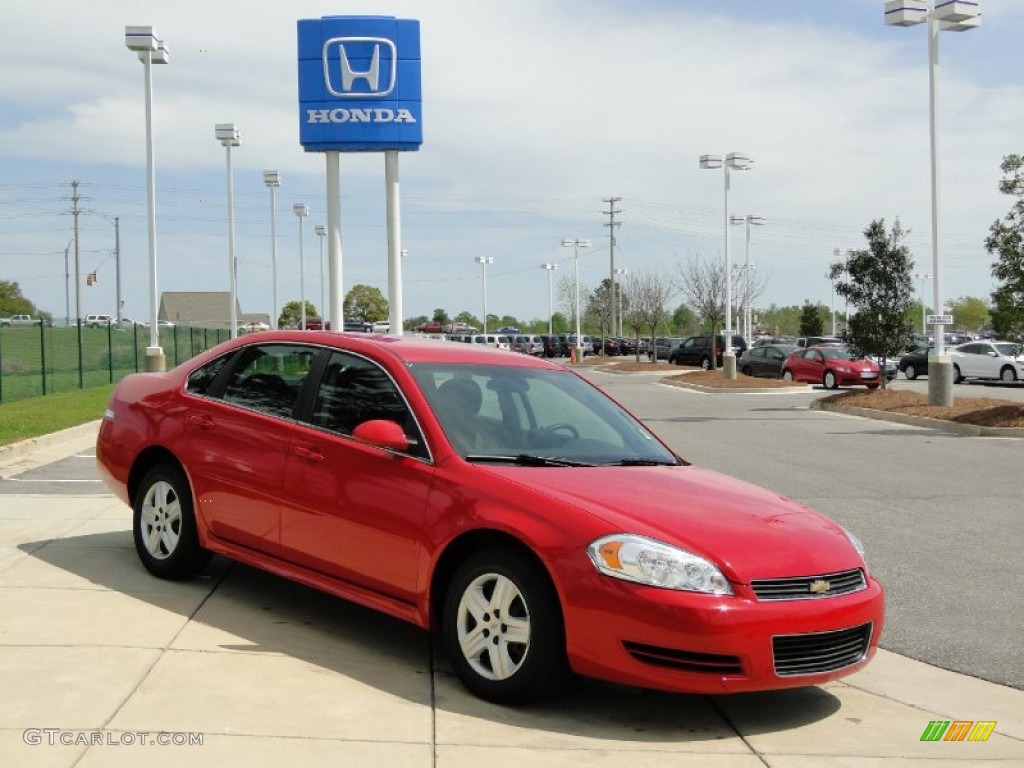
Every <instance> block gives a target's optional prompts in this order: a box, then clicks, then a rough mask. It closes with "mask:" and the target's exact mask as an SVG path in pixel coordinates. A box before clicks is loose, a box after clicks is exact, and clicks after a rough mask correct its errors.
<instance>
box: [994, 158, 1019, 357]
mask: <svg viewBox="0 0 1024 768" xmlns="http://www.w3.org/2000/svg"><path fill="white" fill-rule="evenodd" d="M1000 170H1002V172H1003V178H1002V179H1000V181H999V191H1000V192H1002V193H1003V194H1004V195H1010V196H1011V197H1014V198H1016V200H1014V202H1013V205H1012V206H1011V207H1010V212H1009V213H1007V214H1006V216H1004V217H1003V219H1002V221H997V222H995V223H994V224H993V225H992V226H991V227H990V228H989V235H988V237H987V238H985V250H987V251H988V252H989V253H990V254H992V255H994V256H997V260H996V261H995V263H993V264H992V277H994V278H995V279H996V281H997V283H998V284H997V286H996V289H995V290H994V291H993V292H992V305H993V306H992V310H991V314H992V328H993V329H994V330H995V332H996V334H997V335H998V336H1000V337H1002V338H1013V337H1015V336H1017V335H1018V334H1021V333H1022V332H1024V155H1007V156H1006V157H1004V158H1003V162H1002V164H1001V165H1000Z"/></svg>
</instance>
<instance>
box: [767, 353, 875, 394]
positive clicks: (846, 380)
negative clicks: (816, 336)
mask: <svg viewBox="0 0 1024 768" xmlns="http://www.w3.org/2000/svg"><path fill="white" fill-rule="evenodd" d="M782 378H783V379H785V380H786V381H803V382H806V383H808V384H821V385H822V386H824V387H825V389H836V388H837V387H848V386H857V385H863V386H866V387H867V388H868V389H876V388H878V387H879V386H880V385H881V383H882V376H881V371H880V370H879V367H878V363H876V362H875V361H874V360H870V359H868V358H858V357H857V356H856V355H854V354H853V352H851V351H850V348H849V347H847V346H844V345H842V344H824V345H820V346H817V347H807V348H806V349H797V350H795V351H794V352H790V354H789V357H787V358H786V362H784V363H783V364H782Z"/></svg>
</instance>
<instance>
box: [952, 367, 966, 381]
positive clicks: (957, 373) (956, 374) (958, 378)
mask: <svg viewBox="0 0 1024 768" xmlns="http://www.w3.org/2000/svg"><path fill="white" fill-rule="evenodd" d="M963 380H964V376H963V374H962V373H960V366H959V365H957V364H956V363H953V383H954V384H959V383H960V382H961V381H963Z"/></svg>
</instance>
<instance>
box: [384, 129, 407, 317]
mask: <svg viewBox="0 0 1024 768" xmlns="http://www.w3.org/2000/svg"><path fill="white" fill-rule="evenodd" d="M384 188H385V191H386V198H387V228H388V303H389V313H388V320H389V326H388V333H390V334H391V335H392V336H401V335H402V315H403V312H402V204H401V198H400V196H399V180H398V150H396V149H388V150H385V151H384Z"/></svg>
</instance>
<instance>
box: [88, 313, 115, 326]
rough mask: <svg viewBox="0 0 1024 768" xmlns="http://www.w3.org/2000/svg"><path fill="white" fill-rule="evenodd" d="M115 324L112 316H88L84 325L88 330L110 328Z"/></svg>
mask: <svg viewBox="0 0 1024 768" xmlns="http://www.w3.org/2000/svg"><path fill="white" fill-rule="evenodd" d="M113 324H114V318H112V317H111V316H110V315H86V316H85V321H84V322H83V323H82V325H84V326H85V327H86V328H99V327H101V326H102V327H103V328H109V327H110V326H112V325H113Z"/></svg>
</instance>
